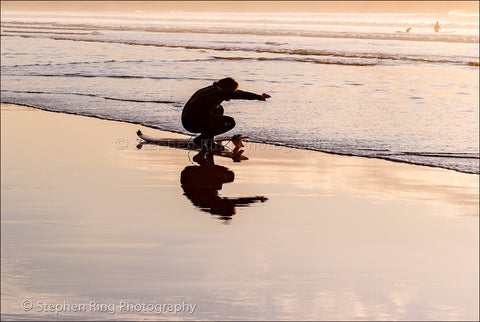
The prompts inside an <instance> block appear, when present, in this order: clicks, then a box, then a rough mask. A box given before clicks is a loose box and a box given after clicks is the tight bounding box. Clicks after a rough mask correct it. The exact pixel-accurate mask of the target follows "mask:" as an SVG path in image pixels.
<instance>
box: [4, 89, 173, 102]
mask: <svg viewBox="0 0 480 322" xmlns="http://www.w3.org/2000/svg"><path fill="white" fill-rule="evenodd" d="M1 91H2V92H4V93H18V94H42V95H44V94H46V95H74V96H87V97H97V98H103V99H106V100H112V101H121V102H135V103H156V104H176V105H178V104H179V102H175V101H169V100H139V99H131V98H118V97H109V96H101V95H96V94H85V93H68V92H65V93H57V92H46V91H16V90H3V89H2V90H1Z"/></svg>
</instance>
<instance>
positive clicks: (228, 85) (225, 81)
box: [213, 77, 238, 92]
mask: <svg viewBox="0 0 480 322" xmlns="http://www.w3.org/2000/svg"><path fill="white" fill-rule="evenodd" d="M213 85H216V86H219V87H220V88H221V89H224V90H227V91H232V92H234V91H236V90H237V89H238V83H237V82H236V81H235V80H234V79H233V78H231V77H227V78H222V79H220V80H219V81H216V82H214V83H213Z"/></svg>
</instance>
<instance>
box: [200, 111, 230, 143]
mask: <svg viewBox="0 0 480 322" xmlns="http://www.w3.org/2000/svg"><path fill="white" fill-rule="evenodd" d="M234 127H235V120H234V119H233V118H232V117H230V116H220V115H214V116H212V117H209V118H205V119H201V120H198V122H197V128H199V129H201V130H200V132H201V134H200V136H198V137H196V138H195V139H194V140H193V142H194V143H195V144H197V145H198V146H200V147H202V148H203V146H204V145H205V144H207V146H208V147H209V148H213V149H221V146H219V145H217V144H215V142H213V137H214V136H215V135H219V134H222V133H225V132H228V131H230V130H231V129H233V128H234Z"/></svg>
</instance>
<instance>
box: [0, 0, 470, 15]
mask: <svg viewBox="0 0 480 322" xmlns="http://www.w3.org/2000/svg"><path fill="white" fill-rule="evenodd" d="M1 8H2V10H35V11H37V10H38V11H42V10H45V11H63V10H81V11H99V10H106V11H140V10H141V11H171V10H180V11H224V12H229V11H230V12H328V13H332V12H344V13H347V12H348V13H349V12H352V13H355V12H362V13H382V12H385V13H448V12H450V11H453V10H461V11H465V12H468V13H478V11H479V1H12V0H2V1H1Z"/></svg>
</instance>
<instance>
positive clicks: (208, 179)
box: [180, 151, 267, 220]
mask: <svg viewBox="0 0 480 322" xmlns="http://www.w3.org/2000/svg"><path fill="white" fill-rule="evenodd" d="M193 160H194V161H195V162H197V163H198V164H199V166H196V165H195V166H188V167H186V168H185V169H183V171H182V174H181V176H180V183H181V184H182V188H183V191H184V193H185V196H187V198H188V199H190V201H191V202H192V203H193V204H194V205H195V206H197V207H198V208H200V209H201V210H203V211H206V212H209V213H211V214H213V215H221V216H222V219H226V220H229V219H231V216H233V215H234V214H235V213H236V207H237V206H240V207H242V206H247V205H249V204H251V203H254V202H257V201H261V202H265V201H266V200H267V198H265V197H263V196H258V197H246V198H222V197H220V196H219V195H218V191H219V190H222V185H223V184H224V183H229V182H233V180H234V179H235V174H234V173H233V172H232V171H230V170H229V169H227V168H226V167H223V166H219V165H216V164H215V163H214V161H213V153H208V152H206V151H200V152H199V153H198V154H197V155H196V156H194V157H193Z"/></svg>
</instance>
